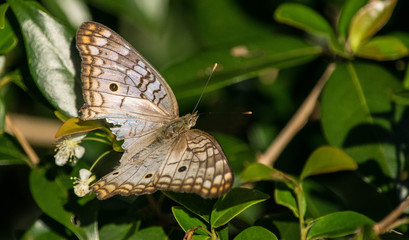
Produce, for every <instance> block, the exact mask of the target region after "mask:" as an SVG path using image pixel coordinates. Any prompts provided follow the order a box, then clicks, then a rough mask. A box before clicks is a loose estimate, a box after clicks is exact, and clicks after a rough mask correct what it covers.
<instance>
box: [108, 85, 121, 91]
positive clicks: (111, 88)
mask: <svg viewBox="0 0 409 240" xmlns="http://www.w3.org/2000/svg"><path fill="white" fill-rule="evenodd" d="M118 89H119V87H118V84H116V83H111V84H109V90H111V91H112V92H116V91H118Z"/></svg>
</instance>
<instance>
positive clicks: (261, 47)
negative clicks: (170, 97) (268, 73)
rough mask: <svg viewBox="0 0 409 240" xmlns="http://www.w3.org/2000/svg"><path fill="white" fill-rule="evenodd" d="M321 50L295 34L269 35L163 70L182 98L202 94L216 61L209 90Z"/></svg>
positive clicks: (309, 57)
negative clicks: (294, 35)
mask: <svg viewBox="0 0 409 240" xmlns="http://www.w3.org/2000/svg"><path fill="white" fill-rule="evenodd" d="M237 49H241V50H239V51H237ZM237 52H240V53H237ZM243 52H244V53H243ZM319 53H321V49H320V48H319V47H314V46H310V45H308V44H306V43H305V42H303V41H301V40H299V39H296V38H294V37H290V36H285V35H281V36H269V37H265V38H262V39H258V40H254V41H251V42H246V43H243V44H237V45H234V46H231V47H229V48H226V47H224V48H214V49H209V50H208V51H203V52H201V53H200V54H197V55H195V56H193V57H192V58H190V59H187V60H186V61H183V62H181V63H179V64H175V65H172V66H171V67H169V68H167V69H165V70H164V71H162V73H163V76H164V77H165V79H166V80H167V81H168V83H169V85H170V86H171V87H172V89H173V91H174V93H175V95H176V97H177V98H178V99H179V100H180V99H183V98H187V97H191V96H197V95H200V93H201V92H202V90H203V86H204V84H205V81H206V79H207V78H208V76H209V74H210V72H211V70H212V68H213V66H214V64H215V63H218V64H219V65H218V67H217V68H216V71H215V72H214V73H213V75H212V81H210V83H209V85H208V86H207V88H206V92H210V91H214V90H217V89H220V88H222V87H226V86H229V85H232V84H236V83H238V82H240V81H244V80H247V79H249V78H252V77H255V76H258V74H259V73H260V71H262V70H265V69H267V68H271V67H275V68H285V67H290V66H295V65H299V64H302V63H305V62H310V61H311V60H313V59H315V58H316V57H317V56H318V54H319ZM186 69H188V70H186Z"/></svg>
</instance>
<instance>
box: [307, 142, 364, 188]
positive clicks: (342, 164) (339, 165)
mask: <svg viewBox="0 0 409 240" xmlns="http://www.w3.org/2000/svg"><path fill="white" fill-rule="evenodd" d="M357 168H358V166H357V164H356V163H355V161H354V160H353V159H352V158H351V157H350V156H348V155H347V154H345V153H344V152H343V151H342V150H340V149H339V148H336V147H331V146H324V147H320V148H318V149H316V150H315V151H314V152H313V153H312V154H311V156H310V157H309V158H308V160H307V162H306V163H305V165H304V168H303V170H302V172H301V176H300V179H301V180H302V179H304V178H306V177H308V176H312V175H317V174H324V173H331V172H338V171H346V170H356V169H357Z"/></svg>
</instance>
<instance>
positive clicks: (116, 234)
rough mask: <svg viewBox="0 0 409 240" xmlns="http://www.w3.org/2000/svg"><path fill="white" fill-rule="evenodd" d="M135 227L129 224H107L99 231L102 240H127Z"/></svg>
mask: <svg viewBox="0 0 409 240" xmlns="http://www.w3.org/2000/svg"><path fill="white" fill-rule="evenodd" d="M133 227H134V225H133V224H132V223H127V224H105V225H103V226H102V227H101V228H100V229H99V239H100V240H110V239H125V237H126V236H127V235H128V234H129V232H131V231H132V228H133Z"/></svg>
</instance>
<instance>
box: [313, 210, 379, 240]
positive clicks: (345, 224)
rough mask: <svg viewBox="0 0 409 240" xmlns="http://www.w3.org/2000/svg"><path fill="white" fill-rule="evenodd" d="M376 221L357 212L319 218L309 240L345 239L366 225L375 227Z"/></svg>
mask: <svg viewBox="0 0 409 240" xmlns="http://www.w3.org/2000/svg"><path fill="white" fill-rule="evenodd" d="M373 224H375V222H374V221H372V220H371V219H369V218H367V217H366V216H364V215H361V214H359V213H356V212H351V211H346V212H336V213H332V214H328V215H326V216H324V217H321V218H319V219H318V220H317V221H315V222H314V223H313V225H312V226H311V228H310V230H309V231H308V236H307V239H309V240H314V239H322V238H336V237H343V236H347V235H350V234H354V233H356V232H357V230H358V228H359V227H361V226H364V225H373Z"/></svg>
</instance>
